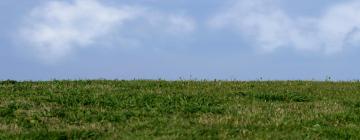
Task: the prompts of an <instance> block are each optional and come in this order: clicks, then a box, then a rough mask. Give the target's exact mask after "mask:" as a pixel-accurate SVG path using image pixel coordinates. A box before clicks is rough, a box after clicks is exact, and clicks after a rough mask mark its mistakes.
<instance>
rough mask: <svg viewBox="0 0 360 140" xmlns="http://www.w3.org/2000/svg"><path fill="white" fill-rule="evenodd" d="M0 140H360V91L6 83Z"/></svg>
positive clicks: (218, 84) (345, 85) (0, 91)
mask: <svg viewBox="0 0 360 140" xmlns="http://www.w3.org/2000/svg"><path fill="white" fill-rule="evenodd" d="M0 139H360V83H359V82H311V81H268V82H266V81H264V82H260V81H253V82H224V81H142V80H137V81H105V80H93V81H90V80H89V81H49V82H16V81H2V82H0Z"/></svg>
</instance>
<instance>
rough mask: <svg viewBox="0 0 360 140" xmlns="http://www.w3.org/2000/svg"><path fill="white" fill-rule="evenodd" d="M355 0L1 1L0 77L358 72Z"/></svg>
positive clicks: (358, 75) (342, 76)
mask: <svg viewBox="0 0 360 140" xmlns="http://www.w3.org/2000/svg"><path fill="white" fill-rule="evenodd" d="M359 15H360V1H359V0H341V1H340V0H316V1H314V0H301V1H290V0H206V1H205V0H197V1H191V0H31V1H29V0H2V1H1V2H0V22H1V25H2V26H0V32H1V34H0V79H3V80H4V79H15V80H51V79H98V78H106V79H159V78H161V79H167V80H175V79H180V78H182V79H190V78H191V79H224V80H234V79H236V80H257V79H260V78H262V79H265V80H294V79H299V80H313V79H315V80H324V79H326V78H327V77H332V79H335V80H357V79H360V65H358V64H359V62H358V60H360V16H359Z"/></svg>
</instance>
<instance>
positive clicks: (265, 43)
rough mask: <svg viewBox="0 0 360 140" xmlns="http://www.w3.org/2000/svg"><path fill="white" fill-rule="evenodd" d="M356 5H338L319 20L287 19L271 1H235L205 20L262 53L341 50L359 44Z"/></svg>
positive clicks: (359, 5)
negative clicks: (232, 31)
mask: <svg viewBox="0 0 360 140" xmlns="http://www.w3.org/2000/svg"><path fill="white" fill-rule="evenodd" d="M358 15H360V2H359V1H351V2H342V3H340V4H337V5H333V6H332V7H329V8H328V9H327V10H325V12H324V13H323V14H322V15H321V16H319V17H309V16H303V17H291V16H290V15H289V14H287V13H286V11H285V10H283V9H282V8H281V7H280V6H278V4H277V1H275V0H237V1H236V2H235V4H234V5H233V6H232V7H231V8H228V9H225V10H224V11H222V12H220V13H219V14H217V15H216V16H215V17H214V18H212V19H211V20H210V21H209V24H210V26H211V27H213V28H229V29H235V30H238V31H239V32H240V33H242V34H243V35H245V36H247V37H248V38H249V39H251V40H252V41H253V42H254V45H255V46H259V47H261V48H262V49H263V50H265V51H274V50H276V49H278V48H282V47H294V48H295V49H299V50H311V51H322V52H324V53H326V54H331V53H336V52H339V51H342V50H343V49H344V48H345V47H346V46H349V45H360V32H359V31H360V30H359V29H360V18H358V17H359V16H358Z"/></svg>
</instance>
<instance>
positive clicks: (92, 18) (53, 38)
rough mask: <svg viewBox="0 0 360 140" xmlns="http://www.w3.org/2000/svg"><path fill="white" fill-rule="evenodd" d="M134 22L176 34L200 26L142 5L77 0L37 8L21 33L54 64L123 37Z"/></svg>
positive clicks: (27, 42) (24, 38) (20, 30)
mask: <svg viewBox="0 0 360 140" xmlns="http://www.w3.org/2000/svg"><path fill="white" fill-rule="evenodd" d="M158 17H161V18H160V19H159V18H158ZM134 21H138V22H139V23H141V24H139V26H147V27H152V28H156V27H157V26H158V25H161V28H158V30H159V31H160V30H161V29H164V30H168V33H173V34H177V33H179V32H181V33H183V32H192V31H193V30H195V27H196V23H195V21H194V20H192V19H191V18H188V17H186V16H182V15H173V14H165V13H161V12H158V11H155V10H152V9H150V8H145V7H141V6H129V5H125V6H121V7H120V6H119V7H115V6H108V5H105V4H103V3H101V2H100V1H99V0H74V1H72V2H66V1H50V2H46V3H44V4H43V5H40V6H38V7H36V8H34V9H33V10H32V11H31V13H30V14H29V15H28V17H27V18H26V19H25V20H24V24H23V26H21V27H19V34H20V36H21V38H22V40H23V41H24V42H25V43H26V44H27V45H26V46H27V47H28V48H30V49H31V50H34V51H35V52H36V54H37V55H38V56H39V57H40V58H42V59H43V60H46V61H51V62H52V61H57V60H60V59H62V58H64V57H66V56H67V55H68V54H69V53H72V52H73V51H74V50H75V49H77V48H86V47H89V46H91V45H93V44H96V42H97V41H99V39H100V38H102V39H103V38H106V36H108V35H111V34H112V33H114V32H117V33H119V32H120V34H121V30H122V29H126V28H127V27H128V26H130V25H131V24H133V22H134ZM159 27H160V26H159ZM127 31H128V30H127Z"/></svg>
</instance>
